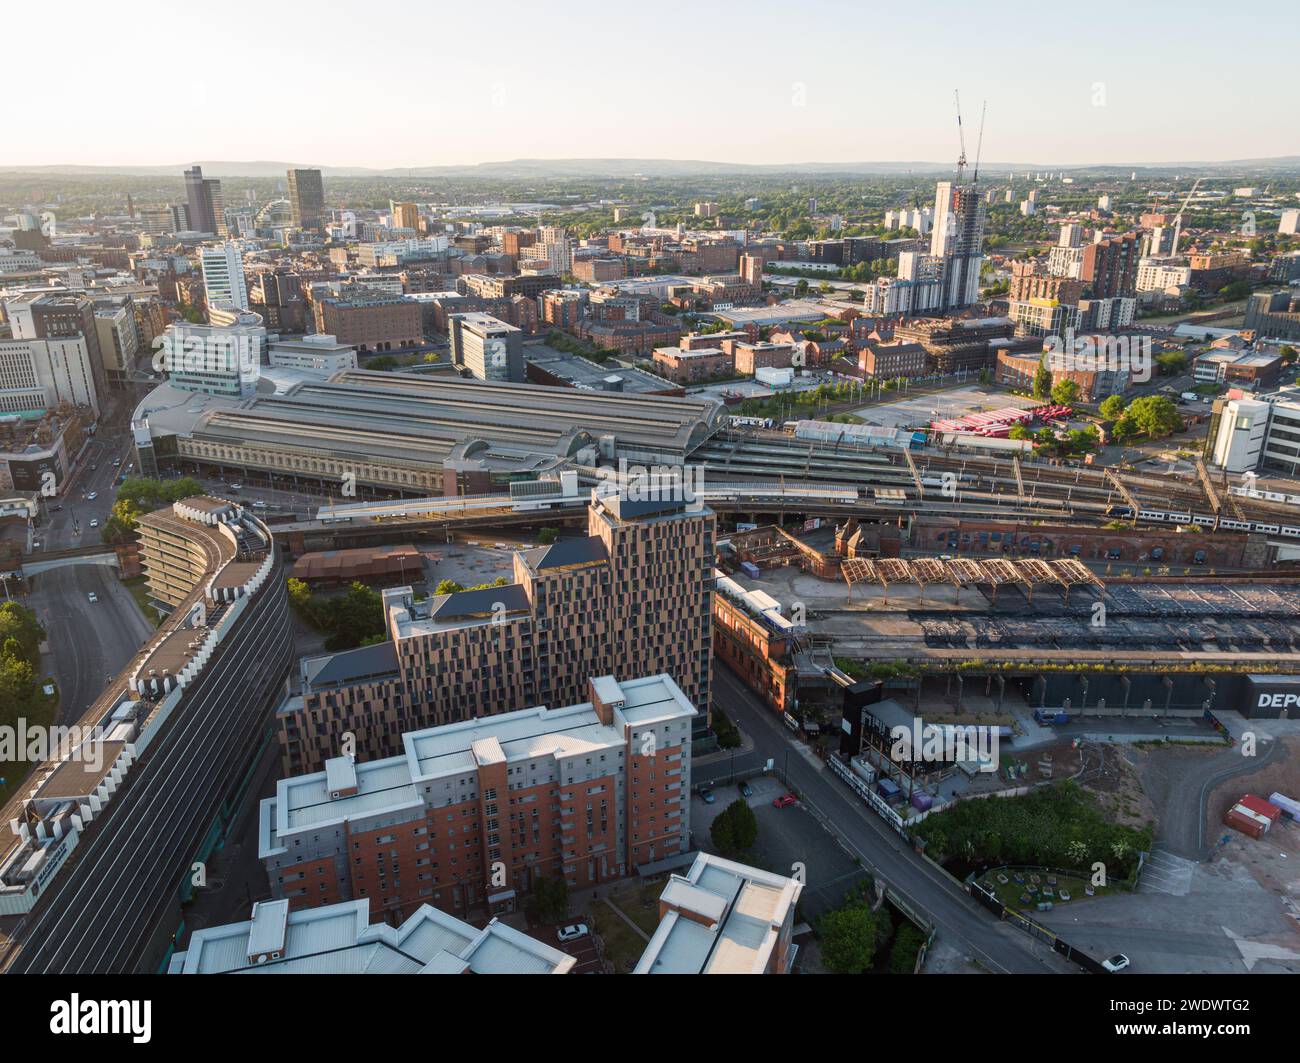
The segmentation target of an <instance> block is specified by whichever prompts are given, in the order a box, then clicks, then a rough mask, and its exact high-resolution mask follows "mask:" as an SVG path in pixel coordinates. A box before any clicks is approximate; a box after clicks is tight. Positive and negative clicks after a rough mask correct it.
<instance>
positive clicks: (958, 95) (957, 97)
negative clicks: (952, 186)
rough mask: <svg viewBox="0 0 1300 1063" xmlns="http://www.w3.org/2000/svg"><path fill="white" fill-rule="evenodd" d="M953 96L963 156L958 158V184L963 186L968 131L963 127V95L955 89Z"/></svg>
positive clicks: (958, 138)
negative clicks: (955, 103)
mask: <svg viewBox="0 0 1300 1063" xmlns="http://www.w3.org/2000/svg"><path fill="white" fill-rule="evenodd" d="M952 95H953V99H954V100H956V102H957V140H958V141H959V142H960V144H961V154H960V155H958V156H957V183H958V184H961V177H962V174H963V173H964V172H965V170H966V131H965V130H964V129H962V127H961V93H960V92H959V91H958V90H957V89H953V90H952Z"/></svg>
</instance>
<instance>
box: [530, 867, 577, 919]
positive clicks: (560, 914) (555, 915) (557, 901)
mask: <svg viewBox="0 0 1300 1063" xmlns="http://www.w3.org/2000/svg"><path fill="white" fill-rule="evenodd" d="M531 914H532V915H533V917H534V918H535V919H536V920H537V921H538V922H539V923H558V922H559V921H560V920H561V919H563V918H564V917H565V916H566V915H568V914H569V884H568V882H566V881H565V880H564V876H563V875H556V876H554V877H550V876H546V877H541V878H538V879H536V880H535V881H534V883H533V904H532V913H531Z"/></svg>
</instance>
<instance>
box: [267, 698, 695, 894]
mask: <svg viewBox="0 0 1300 1063" xmlns="http://www.w3.org/2000/svg"><path fill="white" fill-rule="evenodd" d="M580 687H581V690H582V692H583V694H584V695H585V697H584V700H583V701H582V702H581V703H575V704H570V705H563V706H559V707H556V708H545V707H537V708H526V709H517V710H514V711H509V712H503V713H498V714H495V715H492V716H487V717H484V718H480V719H471V720H465V721H462V722H459V723H452V724H445V725H441V726H435V727H429V728H426V729H423V730H416V731H409V732H407V733H406V734H404V735H399V736H397V737H398V739H399V742H400V750H401V751H400V752H399V753H397V754H395V755H394V756H391V757H387V758H383V759H378V760H370V761H362V762H358V761H357V760H356V759H354V758H352V757H348V756H338V757H332V758H330V759H329V760H327V761H326V762H325V765H324V768H323V770H321V771H318V772H315V773H313V774H310V775H299V776H293V777H289V778H285V779H282V780H280V782H279V783H277V785H276V794H275V797H273V798H268V799H266V800H264V801H263V802H262V805H261V814H260V816H259V830H258V856H259V857H260V859H261V860H262V861H263V862H264V863H265V865H266V870H267V876H268V877H269V879H270V881H271V892H272V895H273V896H274V897H276V898H277V899H284V900H287V901H288V902H289V903H290V904H291V905H292V906H293V907H295V908H299V907H315V906H317V905H321V904H334V903H338V902H339V901H343V900H361V899H369V900H370V902H371V905H372V907H373V908H374V909H375V910H376V912H377V913H382V915H383V917H384V918H385V919H386V920H399V919H401V918H403V917H404V916H406V915H408V914H409V913H411V912H413V911H415V910H416V909H417V908H418V907H419V906H420V905H422V904H431V905H433V906H435V907H437V908H441V909H443V910H446V911H451V912H466V911H468V910H469V909H471V908H477V907H480V906H485V907H487V908H488V910H489V911H492V912H499V911H508V910H511V909H513V908H514V907H515V906H516V902H517V899H518V898H519V897H520V896H522V895H524V894H527V893H529V892H531V891H532V890H533V889H534V887H535V886H536V885H537V883H538V881H539V880H540V879H542V878H557V877H562V878H564V879H565V880H566V881H567V882H568V884H569V886H570V888H591V887H592V886H595V885H597V884H599V883H601V882H607V881H611V880H614V879H620V878H624V877H626V876H627V875H629V874H632V873H633V872H634V871H635V869H636V868H638V867H642V866H644V865H646V864H652V863H654V862H655V861H657V860H662V859H665V858H668V857H672V856H676V855H678V854H679V853H682V852H686V851H688V850H689V848H690V757H691V730H692V721H693V720H694V719H695V717H696V715H697V713H696V710H695V707H694V705H692V703H691V702H690V700H689V699H688V698H687V697H686V696H685V694H683V692H682V691H681V689H680V688H679V687H678V685H677V684H676V683H675V682H674V681H673V679H672V678H671V676H668V675H665V674H657V675H651V676H646V677H641V678H636V679H625V680H622V681H619V680H616V679H615V678H614V677H613V676H609V675H598V676H587V677H585V678H584V679H583V680H582V681H581V684H580Z"/></svg>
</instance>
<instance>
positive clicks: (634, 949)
mask: <svg viewBox="0 0 1300 1063" xmlns="http://www.w3.org/2000/svg"><path fill="white" fill-rule="evenodd" d="M587 918H588V919H589V920H590V921H591V928H592V929H593V930H594V931H595V932H596V933H597V934H599V935H600V940H601V942H602V943H603V944H604V946H605V958H606V959H607V960H609V961H610V963H612V964H613V965H614V973H615V974H631V973H632V969H633V968H634V967H635V966H636V963H637V960H639V959H640V958H641V953H643V952H645V947H646V942H645V940H644V939H643V938H642V937H641V935H640V934H638V933H637V932H636V931H635V930H633V929H632V928H631V927H630V926H628V925H627V924H626V923H625V922H623V920H622V919H620V918H619V917H618V914H617V913H616V912H615V911H614V910H613V909H612V908H610V906H609V905H608V904H606V903H605V902H604V901H596V903H595V904H593V905H592V906H591V910H590V911H589V912H588V913H587Z"/></svg>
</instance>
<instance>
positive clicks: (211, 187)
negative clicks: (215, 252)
mask: <svg viewBox="0 0 1300 1063" xmlns="http://www.w3.org/2000/svg"><path fill="white" fill-rule="evenodd" d="M185 201H186V208H187V213H186V226H185V229H186V230H191V231H193V232H199V233H207V234H208V235H210V236H219V237H222V238H225V237H227V236H229V235H230V233H229V231H228V230H227V228H226V209H225V201H224V199H223V197H222V194H221V182H220V181H218V180H215V179H213V178H205V177H204V176H203V168H202V167H201V166H195V167H193V168H191V169H189V170H186V171H185ZM178 231H184V230H180V229H178Z"/></svg>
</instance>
